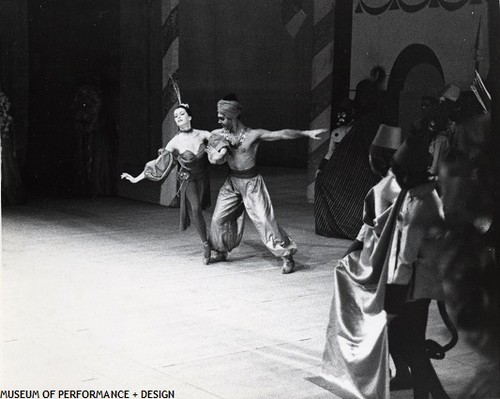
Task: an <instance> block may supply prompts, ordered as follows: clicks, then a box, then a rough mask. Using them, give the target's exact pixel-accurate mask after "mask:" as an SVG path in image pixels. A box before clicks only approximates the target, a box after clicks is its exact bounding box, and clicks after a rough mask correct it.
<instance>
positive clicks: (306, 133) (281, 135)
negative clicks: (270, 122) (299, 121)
mask: <svg viewBox="0 0 500 399" xmlns="http://www.w3.org/2000/svg"><path fill="white" fill-rule="evenodd" d="M255 130H256V131H257V133H258V134H259V136H260V137H259V138H260V139H261V140H263V141H276V140H292V139H298V138H300V137H309V138H310V139H313V140H319V139H320V137H319V136H320V135H321V134H323V133H326V132H328V129H313V130H296V129H282V130H274V131H270V130H265V129H255Z"/></svg>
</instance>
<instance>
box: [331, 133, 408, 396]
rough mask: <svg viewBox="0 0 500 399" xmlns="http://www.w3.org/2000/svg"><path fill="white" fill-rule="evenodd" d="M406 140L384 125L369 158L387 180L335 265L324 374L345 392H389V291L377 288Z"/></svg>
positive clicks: (370, 197)
mask: <svg viewBox="0 0 500 399" xmlns="http://www.w3.org/2000/svg"><path fill="white" fill-rule="evenodd" d="M400 144H401V129H400V128H398V127H393V126H387V125H383V124H382V125H380V127H379V129H378V132H377V134H376V136H375V138H374V140H373V142H372V144H371V146H370V154H369V162H370V166H371V169H372V172H373V173H375V174H376V175H379V176H380V177H382V180H380V182H379V183H378V184H376V185H375V186H374V187H372V188H371V190H370V191H369V192H368V194H367V195H366V197H365V200H364V212H363V226H362V227H361V229H360V231H359V233H358V236H357V238H356V240H354V242H353V244H352V245H351V246H350V247H349V248H348V250H347V251H346V254H345V255H344V257H343V258H342V259H341V260H340V261H339V263H338V265H337V266H336V267H335V269H334V282H333V286H334V289H333V292H334V294H333V298H332V304H331V308H330V319H329V323H328V327H327V333H326V344H325V350H324V354H323V378H324V379H325V380H326V381H327V382H328V385H329V386H330V387H331V389H332V390H333V391H335V393H336V394H337V395H339V396H340V397H352V398H359V399H361V398H364V399H370V398H371V399H375V398H388V397H389V383H388V382H389V377H388V372H389V357H388V356H387V353H388V340H387V323H386V317H385V313H384V312H382V306H383V297H382V296H381V294H378V293H377V291H378V290H377V288H378V287H377V285H380V284H381V283H384V282H381V281H380V279H379V277H380V273H381V270H380V267H377V263H380V260H382V261H383V260H384V259H385V258H386V253H387V247H388V246H389V243H390V232H391V231H390V229H387V230H386V223H388V221H389V222H390V217H389V215H390V214H391V210H392V207H393V205H394V203H395V202H396V200H397V198H398V196H399V194H400V191H401V189H400V187H399V185H398V183H397V182H396V178H395V176H394V174H393V173H392V171H391V170H390V163H391V158H392V156H393V155H394V153H395V152H396V150H397V149H398V148H399V146H400ZM388 233H389V234H388ZM379 244H380V245H379ZM377 260H378V261H379V262H377ZM382 263H383V262H382ZM382 287H383V284H382ZM401 370H404V368H403V367H400V368H399V371H398V372H401ZM400 377H401V373H400Z"/></svg>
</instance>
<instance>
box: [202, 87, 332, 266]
mask: <svg viewBox="0 0 500 399" xmlns="http://www.w3.org/2000/svg"><path fill="white" fill-rule="evenodd" d="M241 110H242V107H241V104H240V103H239V102H238V100H237V98H236V96H235V95H234V94H232V95H228V96H226V97H225V98H224V99H222V100H220V101H219V102H218V103H217V117H218V119H219V124H220V125H221V126H222V128H221V129H216V130H214V131H213V132H212V137H211V138H210V141H209V143H208V146H207V149H206V151H207V153H208V159H209V160H210V162H211V163H217V164H220V163H224V162H226V161H227V163H228V165H229V169H230V173H229V176H228V177H227V178H226V180H225V182H224V184H223V185H222V187H221V189H220V191H219V195H218V197H217V204H216V205H215V209H214V213H213V216H212V224H211V228H210V243H211V245H212V249H213V250H215V251H216V255H215V257H214V258H212V260H213V261H223V260H226V257H227V253H228V252H230V251H231V250H232V249H233V248H236V247H237V246H238V245H239V244H240V241H241V237H242V234H243V226H244V211H245V210H246V212H247V214H248V216H249V217H250V219H251V220H252V222H253V223H254V225H255V227H256V228H257V231H258V232H259V234H260V238H261V240H262V242H263V243H264V244H265V245H266V247H267V248H268V249H269V250H270V251H271V252H272V253H273V254H274V255H275V256H277V257H281V258H282V259H283V267H282V269H281V271H282V273H284V274H288V273H291V272H293V269H294V267H295V263H294V260H293V254H294V253H295V252H296V251H297V245H296V244H295V242H293V241H292V239H291V238H290V236H288V234H287V233H286V232H285V231H284V230H283V229H282V228H281V227H280V226H279V224H278V223H277V222H276V219H275V218H274V211H273V206H272V204H271V198H270V197H269V193H268V191H267V188H266V185H265V183H264V179H263V178H262V176H261V175H260V173H259V172H258V170H257V167H256V165H255V162H256V157H257V149H258V147H259V143H260V142H261V141H274V140H289V139H296V138H299V137H309V138H311V139H319V137H318V136H319V135H320V134H321V133H323V132H327V129H316V130H304V131H301V130H292V129H283V130H277V131H268V130H264V129H253V128H249V127H247V126H245V125H244V124H243V123H242V122H241V121H240V119H239V115H240V113H241Z"/></svg>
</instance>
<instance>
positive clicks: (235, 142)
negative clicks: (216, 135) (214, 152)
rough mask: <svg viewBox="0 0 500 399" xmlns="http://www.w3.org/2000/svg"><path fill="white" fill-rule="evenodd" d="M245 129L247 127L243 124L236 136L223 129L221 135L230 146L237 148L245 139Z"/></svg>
mask: <svg viewBox="0 0 500 399" xmlns="http://www.w3.org/2000/svg"><path fill="white" fill-rule="evenodd" d="M246 131H247V127H246V126H245V127H244V128H243V129H241V130H240V132H239V133H238V135H237V136H236V135H234V134H232V133H231V132H229V131H227V130H223V133H222V136H223V137H224V138H225V139H226V140H227V141H228V142H229V145H230V146H231V148H238V147H240V146H241V144H243V141H245V137H246Z"/></svg>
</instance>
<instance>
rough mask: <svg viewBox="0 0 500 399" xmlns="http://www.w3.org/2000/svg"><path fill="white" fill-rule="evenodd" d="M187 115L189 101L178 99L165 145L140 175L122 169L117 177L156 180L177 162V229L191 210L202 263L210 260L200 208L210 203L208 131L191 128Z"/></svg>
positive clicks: (187, 219)
mask: <svg viewBox="0 0 500 399" xmlns="http://www.w3.org/2000/svg"><path fill="white" fill-rule="evenodd" d="M191 119H192V115H191V110H190V109H189V105H187V104H182V103H180V105H179V106H178V107H177V108H176V109H175V110H174V120H175V123H176V124H177V126H178V127H179V132H178V133H177V134H176V135H175V136H174V137H173V138H172V139H171V140H170V141H169V142H168V143H167V145H166V146H165V148H161V149H160V150H158V153H159V156H158V158H156V159H155V160H152V161H149V162H148V163H147V164H146V166H145V167H144V171H143V172H142V173H141V174H140V175H138V176H136V177H133V176H131V175H129V174H128V173H122V175H121V178H122V179H127V180H129V181H130V182H131V183H137V182H139V181H141V180H143V179H145V178H146V179H149V180H153V181H160V180H163V179H164V178H165V177H166V176H167V175H168V174H169V173H170V172H171V171H172V169H173V168H174V167H175V166H176V164H177V165H178V167H179V168H178V172H177V179H178V180H179V183H180V187H179V193H180V229H181V230H185V229H186V228H187V227H188V226H189V225H190V217H189V213H191V216H192V221H193V224H194V225H195V227H196V230H197V231H198V234H199V236H200V238H201V241H202V242H203V263H204V264H206V265H207V264H208V263H209V262H210V253H211V249H210V244H209V241H208V235H207V227H206V223H205V219H204V217H203V212H202V211H203V210H204V209H206V208H208V207H209V206H210V176H209V173H208V165H209V163H208V160H207V154H206V152H205V148H206V145H207V143H208V140H209V138H210V132H208V131H206V130H198V129H193V128H192V127H191Z"/></svg>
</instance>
